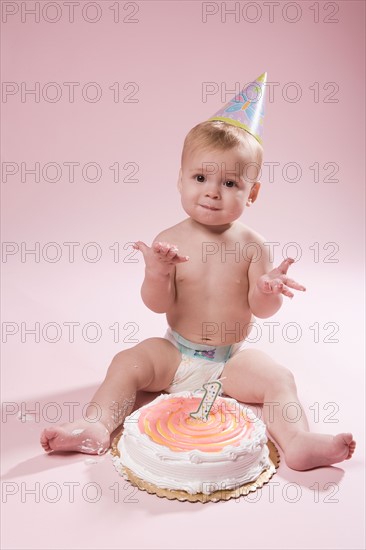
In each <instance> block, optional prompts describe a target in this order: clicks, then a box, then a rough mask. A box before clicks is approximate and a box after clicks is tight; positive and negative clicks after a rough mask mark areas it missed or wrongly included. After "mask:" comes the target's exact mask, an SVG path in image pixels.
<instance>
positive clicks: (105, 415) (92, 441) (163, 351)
mask: <svg viewBox="0 0 366 550" xmlns="http://www.w3.org/2000/svg"><path fill="white" fill-rule="evenodd" d="M180 360H181V354H180V352H179V351H178V350H177V349H176V348H175V347H174V346H173V344H171V343H170V342H169V341H168V340H165V339H164V338H149V339H148V340H144V341H143V342H141V343H140V344H138V345H137V346H134V347H133V348H130V349H127V350H124V351H121V352H120V353H117V355H116V356H115V357H114V358H113V361H112V363H111V365H110V367H109V368H108V371H107V374H106V377H105V380H104V382H103V383H102V385H101V386H100V388H99V389H98V391H97V392H96V394H95V395H94V397H93V399H92V401H91V403H90V404H89V407H88V408H87V410H86V414H85V417H84V418H80V419H78V420H76V421H75V422H68V423H65V424H62V425H61V426H55V427H52V428H46V429H45V430H43V432H42V435H41V445H42V447H43V448H44V450H45V451H79V452H82V453H88V454H102V453H104V452H105V451H106V450H107V449H108V448H109V446H110V434H111V433H112V432H113V431H114V430H115V429H116V428H117V427H118V426H120V425H121V424H122V423H123V421H124V419H125V417H126V416H127V415H128V414H130V413H131V411H132V409H133V406H134V403H135V399H136V392H137V391H138V390H145V391H152V392H155V391H161V390H163V389H164V388H166V387H168V386H169V384H170V383H171V381H172V379H173V377H174V373H175V371H176V369H177V368H178V365H179V363H180ZM93 403H94V404H93Z"/></svg>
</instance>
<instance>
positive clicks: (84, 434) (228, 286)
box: [41, 79, 355, 470]
mask: <svg viewBox="0 0 366 550" xmlns="http://www.w3.org/2000/svg"><path fill="white" fill-rule="evenodd" d="M257 80H259V79H257ZM240 97H241V98H242V99H243V97H242V96H240ZM244 99H246V98H244ZM244 99H243V101H244ZM235 101H236V102H237V103H239V101H240V98H239V99H236V100H235ZM233 112H235V109H234V108H233ZM261 163H262V146H261V144H260V140H259V139H258V133H257V132H255V131H254V130H253V129H252V128H250V127H248V126H244V125H241V124H238V123H237V119H235V118H234V119H233V122H232V123H231V122H230V119H229V120H227V119H225V118H224V117H220V116H218V117H216V119H214V120H213V119H210V120H209V121H206V122H203V123H201V124H198V125H197V126H196V127H194V128H193V129H192V130H191V131H190V132H189V133H188V135H187V137H186V139H185V142H184V146H183V152H182V163H181V170H180V173H179V179H178V189H179V192H180V195H181V201H182V206H183V208H184V210H185V212H186V213H187V215H188V217H187V218H186V219H185V220H183V221H182V222H180V223H178V224H177V225H174V226H173V227H170V228H169V229H166V230H165V231H163V232H161V233H160V234H159V235H157V237H156V238H155V239H154V241H153V243H152V245H151V247H149V246H147V245H146V244H145V243H143V242H141V241H138V242H136V244H135V248H136V249H138V250H139V251H141V253H142V255H143V258H144V261H145V278H144V281H143V285H142V289H141V295H142V299H143V301H144V303H145V305H146V306H147V307H148V308H150V309H151V310H152V311H154V312H156V313H165V314H166V317H167V322H168V326H169V328H168V330H167V332H166V334H165V336H164V338H149V339H147V340H144V341H143V342H141V343H139V344H137V345H136V346H134V347H132V348H130V349H126V350H123V351H121V352H119V353H117V355H116V356H115V357H114V358H113V360H112V362H111V365H110V366H109V368H108V371H107V374H106V377H105V380H104V382H103V383H102V385H101V387H100V388H99V389H98V391H97V392H96V394H95V396H94V397H93V400H92V403H95V404H97V405H98V410H99V411H100V414H99V418H98V419H96V418H95V408H96V407H95V405H91V404H90V405H89V408H88V409H87V412H86V416H85V417H84V418H82V419H79V420H77V421H75V422H72V423H66V424H63V425H61V426H57V427H51V428H46V429H45V430H44V431H43V433H42V435H41V444H42V446H43V448H44V450H45V451H79V452H83V453H90V454H102V453H104V452H105V451H107V449H108V448H109V446H110V436H111V433H112V432H113V431H114V430H115V429H116V428H117V427H118V426H120V425H121V424H122V423H123V421H124V419H125V417H126V416H127V415H128V414H130V413H131V411H132V409H133V406H134V403H135V399H136V392H137V391H138V390H145V391H148V392H160V391H166V392H179V391H183V390H191V391H194V390H197V389H200V388H201V387H202V385H203V384H204V383H205V382H209V381H212V380H217V379H219V378H221V380H222V386H223V392H224V393H225V394H227V395H228V396H231V397H233V398H235V399H237V400H238V401H241V402H244V403H272V404H277V405H278V406H272V407H263V419H264V421H265V423H266V425H267V428H268V431H269V433H270V435H271V437H272V438H273V439H274V440H275V441H276V442H277V444H278V445H279V446H280V447H281V449H282V450H283V453H284V455H285V460H286V463H287V465H288V466H289V467H290V468H293V469H295V470H307V469H310V468H315V467H318V466H325V465H329V464H334V463H337V462H341V461H343V460H345V459H349V458H351V456H352V454H353V452H354V449H355V442H354V440H353V438H352V434H350V433H341V434H338V435H336V436H333V435H322V434H318V433H311V432H310V431H309V426H308V422H307V420H306V416H305V413H304V411H303V409H302V408H301V404H300V403H299V399H298V397H297V391H296V385H295V381H294V377H293V375H292V373H291V371H290V370H288V369H287V368H285V367H284V366H282V365H279V364H278V363H277V362H276V361H275V360H273V359H271V357H269V356H268V355H267V354H265V353H263V352H262V351H260V350H257V349H253V348H249V347H248V348H247V347H246V344H245V338H246V336H247V335H248V333H249V331H250V327H251V326H252V323H253V320H254V317H259V318H267V317H270V316H271V315H273V314H274V313H276V311H278V309H279V308H280V307H281V305H282V300H283V296H287V297H289V298H292V297H293V296H294V293H293V291H305V288H304V287H303V286H302V285H301V284H299V283H297V282H296V281H294V280H293V279H291V278H290V277H289V276H288V271H289V268H290V266H291V264H292V263H293V261H294V260H292V259H290V258H288V259H286V260H284V261H283V262H282V263H281V265H279V266H278V267H275V268H273V266H272V265H271V263H270V261H269V254H268V248H267V247H266V246H264V243H265V242H266V240H265V239H264V238H263V237H261V236H260V235H259V234H258V233H256V232H255V231H253V230H252V229H251V228H249V227H247V226H246V225H244V224H243V223H241V222H239V221H237V220H238V218H240V216H241V215H242V214H243V212H244V211H245V209H246V208H248V207H250V206H251V205H252V204H253V203H254V202H255V201H256V199H257V197H258V192H259V188H260V183H259V182H258V181H257V180H258V175H259V171H260V167H261ZM288 403H294V404H296V405H297V408H298V410H299V411H300V410H301V411H302V414H301V416H300V415H299V416H300V418H299V420H298V421H297V422H291V421H289V419H288V418H286V417H285V415H283V410H284V406H286V404H288Z"/></svg>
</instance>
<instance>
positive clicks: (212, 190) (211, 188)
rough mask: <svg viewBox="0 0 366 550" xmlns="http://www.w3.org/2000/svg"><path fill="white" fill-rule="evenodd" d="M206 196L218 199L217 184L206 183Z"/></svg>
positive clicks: (218, 190)
mask: <svg viewBox="0 0 366 550" xmlns="http://www.w3.org/2000/svg"><path fill="white" fill-rule="evenodd" d="M206 197H211V198H212V199H218V198H219V197H220V189H219V186H218V185H214V184H213V185H208V186H207V188H206Z"/></svg>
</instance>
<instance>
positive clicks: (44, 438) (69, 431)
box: [40, 419, 110, 455]
mask: <svg viewBox="0 0 366 550" xmlns="http://www.w3.org/2000/svg"><path fill="white" fill-rule="evenodd" d="M40 441H41V445H42V447H43V448H44V450H45V451H46V452H50V451H78V452H80V453H87V454H91V455H94V454H98V455H101V454H103V453H105V452H106V451H107V449H108V448H109V445H110V435H109V432H108V430H107V428H106V427H105V426H104V424H102V423H101V422H88V421H87V420H84V419H80V420H77V421H76V422H67V423H65V424H62V425H61V426H55V427H52V428H45V429H44V430H43V432H42V434H41V440H40Z"/></svg>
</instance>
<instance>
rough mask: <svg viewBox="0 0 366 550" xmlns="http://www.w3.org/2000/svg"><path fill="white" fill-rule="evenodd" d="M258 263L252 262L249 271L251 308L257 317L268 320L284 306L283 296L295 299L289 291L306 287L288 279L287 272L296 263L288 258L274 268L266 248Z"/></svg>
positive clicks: (263, 248) (263, 249)
mask: <svg viewBox="0 0 366 550" xmlns="http://www.w3.org/2000/svg"><path fill="white" fill-rule="evenodd" d="M261 248H262V254H261V257H260V258H259V259H258V261H251V263H250V265H249V269H248V278H249V293H248V301H249V307H250V309H251V311H252V313H253V315H254V316H255V317H259V318H262V319H264V318H266V317H271V315H274V314H275V313H276V311H278V310H279V309H280V307H281V305H282V294H284V295H285V296H288V297H289V298H292V297H293V293H292V292H291V291H290V290H289V289H290V288H294V289H296V290H303V291H304V290H305V287H304V286H302V285H300V284H299V283H297V282H296V281H294V280H293V279H290V278H289V277H287V270H288V268H289V267H290V265H291V264H292V263H293V262H294V260H293V259H291V258H286V260H284V261H283V262H282V263H281V264H280V265H279V266H278V267H276V268H272V264H271V262H270V261H269V256H268V251H267V250H266V249H265V247H264V246H262V247H261Z"/></svg>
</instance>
